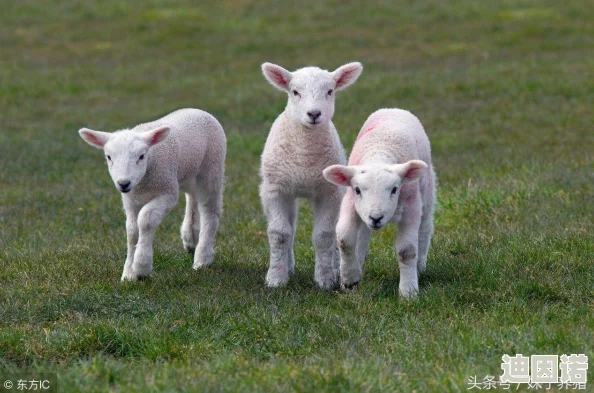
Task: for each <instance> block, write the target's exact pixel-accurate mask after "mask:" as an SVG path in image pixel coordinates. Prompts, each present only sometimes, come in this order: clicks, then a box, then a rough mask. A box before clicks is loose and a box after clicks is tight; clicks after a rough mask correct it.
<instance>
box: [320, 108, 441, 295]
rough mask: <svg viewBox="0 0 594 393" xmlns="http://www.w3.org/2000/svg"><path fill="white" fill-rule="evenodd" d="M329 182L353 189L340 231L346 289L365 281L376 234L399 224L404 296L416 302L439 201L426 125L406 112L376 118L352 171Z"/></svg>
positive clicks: (330, 174) (334, 171)
mask: <svg viewBox="0 0 594 393" xmlns="http://www.w3.org/2000/svg"><path fill="white" fill-rule="evenodd" d="M324 177H325V178H326V179H327V180H328V181H330V182H332V183H333V184H336V185H342V186H347V187H349V188H348V190H347V193H346V195H345V196H344V198H343V200H342V205H341V210H340V219H339V221H338V225H337V229H336V231H337V236H338V241H339V244H340V255H341V262H340V271H341V283H342V285H343V287H347V288H350V287H353V286H354V285H355V284H357V283H358V282H359V280H360V278H361V273H362V267H363V262H364V259H365V254H366V252H367V248H368V246H369V237H370V234H371V230H372V229H380V228H381V227H383V226H384V225H385V224H387V223H388V222H394V223H397V224H398V235H397V238H396V254H397V256H398V263H399V266H400V286H399V288H400V293H401V294H402V295H403V296H404V297H412V296H415V295H416V294H417V292H418V287H419V284H418V274H417V271H423V270H424V269H425V266H426V262H427V252H428V250H429V244H430V241H431V236H432V234H433V212H434V206H435V199H436V184H435V183H436V179H435V173H434V171H433V165H432V162H431V147H430V144H429V139H428V138H427V135H426V134H425V130H424V129H423V126H422V125H421V122H420V121H419V120H418V119H417V118H416V117H415V116H414V115H413V114H412V113H410V112H408V111H404V110H401V109H381V110H378V111H376V112H374V113H373V114H372V115H371V116H369V118H368V119H367V121H366V122H365V124H363V127H362V128H361V131H360V132H359V136H358V138H357V140H356V142H355V145H354V147H353V151H352V152H351V156H350V159H349V166H343V165H333V166H330V167H328V168H326V169H325V170H324Z"/></svg>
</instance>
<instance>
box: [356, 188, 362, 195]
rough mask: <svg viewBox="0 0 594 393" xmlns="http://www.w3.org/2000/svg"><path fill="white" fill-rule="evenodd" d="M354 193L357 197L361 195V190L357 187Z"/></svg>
mask: <svg viewBox="0 0 594 393" xmlns="http://www.w3.org/2000/svg"><path fill="white" fill-rule="evenodd" d="M355 193H356V194H357V195H361V189H360V188H359V187H355Z"/></svg>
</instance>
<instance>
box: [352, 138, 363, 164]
mask: <svg viewBox="0 0 594 393" xmlns="http://www.w3.org/2000/svg"><path fill="white" fill-rule="evenodd" d="M362 157H363V151H362V150H361V148H360V147H359V146H358V145H357V143H355V146H353V151H352V152H351V156H350V157H349V165H359V164H360V163H361V158H362Z"/></svg>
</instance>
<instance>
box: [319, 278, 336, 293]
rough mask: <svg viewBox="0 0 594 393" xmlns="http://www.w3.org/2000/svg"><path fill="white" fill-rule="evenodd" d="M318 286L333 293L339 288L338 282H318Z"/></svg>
mask: <svg viewBox="0 0 594 393" xmlns="http://www.w3.org/2000/svg"><path fill="white" fill-rule="evenodd" d="M316 284H318V288H320V289H323V290H326V291H331V290H333V289H336V288H337V287H338V280H324V281H322V280H316Z"/></svg>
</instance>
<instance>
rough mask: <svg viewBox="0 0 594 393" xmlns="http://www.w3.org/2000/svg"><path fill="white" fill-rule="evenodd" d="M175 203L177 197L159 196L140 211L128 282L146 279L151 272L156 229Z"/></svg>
mask: <svg viewBox="0 0 594 393" xmlns="http://www.w3.org/2000/svg"><path fill="white" fill-rule="evenodd" d="M176 202H177V195H175V196H174V195H160V196H158V197H156V198H155V199H153V200H151V201H150V202H149V203H147V204H146V205H144V207H143V208H142V209H140V213H139V214H138V229H139V237H138V243H137V245H136V250H135V252H134V262H133V263H132V274H131V277H130V280H138V279H141V278H144V277H148V276H149V275H150V274H151V272H152V270H153V241H154V239H155V232H156V231H157V227H158V226H159V224H160V223H161V221H162V220H163V217H165V214H167V212H168V211H169V210H171V208H172V207H173V206H175V203H176Z"/></svg>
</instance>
